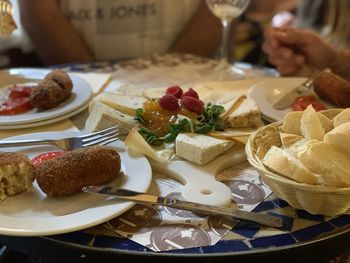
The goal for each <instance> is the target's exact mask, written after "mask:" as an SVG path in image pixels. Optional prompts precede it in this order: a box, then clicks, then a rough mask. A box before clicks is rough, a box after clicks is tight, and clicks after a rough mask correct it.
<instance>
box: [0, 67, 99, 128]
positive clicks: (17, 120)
mask: <svg viewBox="0 0 350 263" xmlns="http://www.w3.org/2000/svg"><path fill="white" fill-rule="evenodd" d="M49 72H50V71H49V70H47V69H10V70H2V71H0V88H1V87H6V86H9V85H13V84H19V83H33V82H38V81H40V80H42V79H43V78H44V77H45V76H46V75H47V74H48V73H49ZM70 77H71V79H72V81H73V90H72V94H71V96H70V97H69V98H68V99H67V100H65V101H64V102H62V103H61V104H60V105H58V106H57V107H55V108H53V109H49V110H45V111H38V110H37V109H33V110H31V111H28V112H25V113H22V114H18V115H13V116H0V128H2V126H9V125H19V124H28V123H38V122H40V121H44V120H48V119H51V120H53V119H54V118H56V117H60V116H66V115H67V113H69V112H72V111H74V110H76V109H78V108H81V107H83V106H84V105H86V104H87V103H88V102H89V101H90V99H91V98H92V96H93V94H92V89H91V87H90V85H89V84H88V83H87V82H86V81H85V80H83V79H81V78H79V77H77V76H73V75H70ZM69 117H71V116H69ZM67 118H68V117H67ZM61 119H62V118H61Z"/></svg>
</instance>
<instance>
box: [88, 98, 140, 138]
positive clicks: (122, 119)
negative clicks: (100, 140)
mask: <svg viewBox="0 0 350 263" xmlns="http://www.w3.org/2000/svg"><path fill="white" fill-rule="evenodd" d="M134 123H135V120H134V118H133V117H131V116H129V115H126V114H125V113H121V112H120V111H117V110H115V109H112V108H111V107H109V106H107V105H105V104H103V103H102V102H100V101H94V102H92V105H91V110H90V114H89V117H88V118H87V119H86V122H85V129H86V130H87V131H88V132H94V131H100V130H103V129H106V128H109V127H112V126H118V127H120V128H121V129H123V132H122V133H127V132H129V131H130V130H131V128H132V127H133V126H134Z"/></svg>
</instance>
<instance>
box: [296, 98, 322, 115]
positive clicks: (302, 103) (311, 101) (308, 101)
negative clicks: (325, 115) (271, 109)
mask: <svg viewBox="0 0 350 263" xmlns="http://www.w3.org/2000/svg"><path fill="white" fill-rule="evenodd" d="M309 105H312V107H313V108H314V109H315V111H320V110H325V109H326V107H325V106H324V105H323V104H322V103H321V102H319V101H318V100H317V98H316V97H315V96H300V97H297V98H295V100H294V102H293V104H292V108H293V110H294V111H303V110H305V109H306V108H307V106H309Z"/></svg>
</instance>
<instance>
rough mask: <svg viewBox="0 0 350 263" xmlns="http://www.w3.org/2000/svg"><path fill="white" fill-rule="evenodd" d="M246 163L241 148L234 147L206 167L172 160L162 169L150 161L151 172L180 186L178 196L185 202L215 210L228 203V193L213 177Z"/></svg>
mask: <svg viewBox="0 0 350 263" xmlns="http://www.w3.org/2000/svg"><path fill="white" fill-rule="evenodd" d="M245 160H246V154H245V151H244V146H243V145H242V144H240V143H237V144H235V145H234V146H233V147H232V148H231V149H230V150H228V151H226V152H225V153H224V154H222V155H220V156H218V157H217V158H215V159H214V160H213V161H211V162H209V163H208V164H206V165H203V166H200V165H196V164H193V163H190V162H188V161H185V160H183V159H176V160H173V161H172V162H171V163H169V164H167V165H164V164H162V163H159V162H155V161H152V160H150V163H151V166H152V169H153V171H154V172H158V173H162V174H166V175H167V176H169V177H171V178H173V179H175V180H177V181H179V182H180V183H182V184H183V185H184V187H183V188H182V189H183V190H182V195H183V197H184V198H185V200H187V201H192V202H197V203H204V204H209V205H215V206H228V205H229V204H230V203H231V190H230V188H229V187H228V186H226V185H225V184H223V183H221V182H219V181H217V180H216V179H215V176H216V175H217V174H218V173H219V172H221V171H222V170H224V169H225V168H227V167H230V166H233V165H235V164H239V163H242V162H244V161H245Z"/></svg>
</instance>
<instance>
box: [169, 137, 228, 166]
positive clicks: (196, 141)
mask: <svg viewBox="0 0 350 263" xmlns="http://www.w3.org/2000/svg"><path fill="white" fill-rule="evenodd" d="M233 144H234V143H233V142H232V141H229V140H222V139H217V138H213V137H210V136H207V135H202V134H196V133H181V134H179V135H178V136H177V137H176V141H175V148H176V155H177V156H179V157H181V158H184V159H186V160H188V161H190V162H193V163H196V164H199V165H204V164H207V163H208V162H210V161H211V160H213V159H214V158H215V157H217V156H218V155H220V154H222V153H223V152H225V151H226V150H228V149H230V148H231V147H232V146H233Z"/></svg>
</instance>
